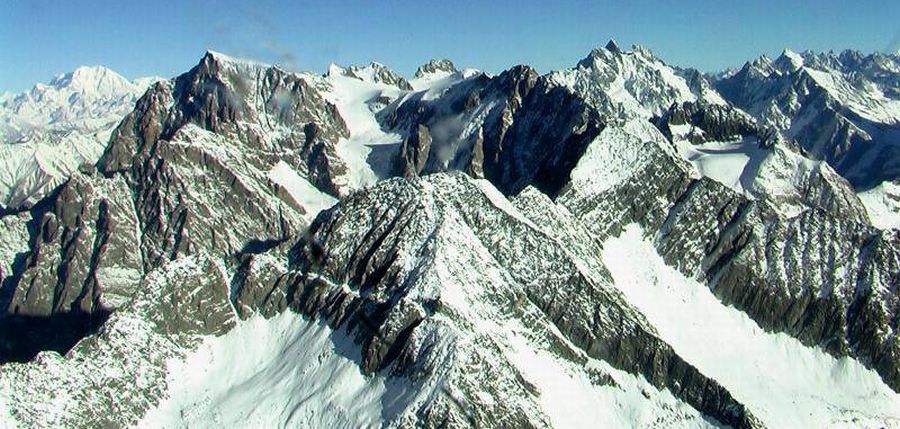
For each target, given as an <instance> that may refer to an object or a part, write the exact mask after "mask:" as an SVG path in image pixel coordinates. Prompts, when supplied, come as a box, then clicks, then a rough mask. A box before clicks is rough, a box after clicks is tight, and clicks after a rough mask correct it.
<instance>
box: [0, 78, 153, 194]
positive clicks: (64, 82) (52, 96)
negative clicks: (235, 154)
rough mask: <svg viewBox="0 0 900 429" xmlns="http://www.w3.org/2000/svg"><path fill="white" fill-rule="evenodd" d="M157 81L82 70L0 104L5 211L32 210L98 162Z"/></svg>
mask: <svg viewBox="0 0 900 429" xmlns="http://www.w3.org/2000/svg"><path fill="white" fill-rule="evenodd" d="M157 80H159V78H141V79H137V80H135V81H134V82H129V81H128V80H127V79H125V78H124V77H122V76H120V75H118V74H116V73H115V72H113V71H112V70H109V69H107V68H105V67H100V66H95V67H79V68H78V69H76V70H75V71H73V72H71V73H67V74H63V75H59V76H56V77H55V78H54V79H53V80H52V81H50V83H49V84H47V85H44V84H37V85H36V86H35V87H34V88H33V89H32V90H31V91H29V92H25V93H22V94H19V95H16V96H10V97H8V98H6V99H3V100H2V101H0V160H2V163H0V208H7V209H15V208H18V207H20V206H30V205H32V204H34V203H35V202H36V201H37V200H39V199H40V198H42V197H43V196H44V195H46V194H47V193H48V192H49V191H50V190H52V189H53V188H54V187H55V186H56V185H58V184H60V183H61V182H62V181H64V180H65V179H66V178H67V177H68V176H69V175H70V174H71V173H72V172H73V171H75V170H76V169H77V168H78V167H79V166H81V165H82V164H93V163H94V162H96V160H97V158H99V156H100V154H101V153H102V152H103V149H104V148H105V147H106V144H107V142H108V141H109V137H110V133H111V132H112V130H113V128H114V127H115V126H116V125H117V124H118V123H119V121H120V120H121V119H122V117H124V116H125V115H126V114H127V113H128V112H130V111H131V110H132V109H133V108H134V102H135V101H136V100H137V98H138V97H139V96H140V95H141V94H143V93H144V91H145V90H146V89H147V87H149V86H150V85H151V84H153V83H154V82H155V81H157Z"/></svg>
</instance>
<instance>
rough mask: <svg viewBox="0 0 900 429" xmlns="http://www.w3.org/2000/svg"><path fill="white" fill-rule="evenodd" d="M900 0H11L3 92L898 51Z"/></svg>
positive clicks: (709, 65) (714, 65)
mask: <svg viewBox="0 0 900 429" xmlns="http://www.w3.org/2000/svg"><path fill="white" fill-rule="evenodd" d="M898 18H900V1H897V0H892V1H880V0H878V1H874V0H873V1H831V0H820V1H789V0H783V1H756V2H750V1H709V0H703V1H701V0H682V1H642V0H635V1H627V2H626V1H619V2H605V1H580V0H561V1H554V2H549V1H540V2H538V1H527V0H523V1H506V0H500V1H491V2H488V1H486V0H484V1H451V0H446V1H433V2H432V1H339V0H336V1H322V0H319V1H303V0H298V1H290V2H288V1H284V2H277V1H273V0H260V1H253V2H250V1H238V0H221V1H212V0H183V1H175V0H144V1H125V0H118V1H109V0H85V1H73V0H54V1H50V0H2V4H0V91H4V90H6V91H13V92H18V91H22V90H25V89H27V88H29V87H30V86H31V85H32V84H34V83H35V82H44V81H47V80H49V79H50V78H51V77H52V76H53V75H55V74H56V73H60V72H65V71H70V70H72V69H74V68H75V67H76V66H78V65H84V64H86V65H94V64H102V65H106V66H108V67H110V68H112V69H114V70H116V71H118V72H120V73H122V74H123V75H125V76H126V77H129V78H134V77H138V76H144V75H154V74H155V75H162V76H166V77H169V76H173V75H176V74H178V73H181V72H183V71H186V70H188V69H189V68H190V67H191V66H193V65H194V64H195V63H196V62H197V61H198V60H199V58H200V57H201V56H202V54H203V52H204V51H205V50H206V49H214V50H217V51H221V52H225V53H229V54H233V55H237V56H244V57H249V58H254V59H258V60H260V61H264V62H270V63H280V64H283V65H285V66H287V67H289V68H294V69H300V70H309V71H315V72H321V71H324V70H325V69H326V68H327V66H328V64H329V63H331V62H335V63H338V64H344V65H346V64H360V63H368V62H369V61H373V60H375V61H379V62H382V63H385V64H387V65H389V66H390V67H392V68H394V69H395V70H397V71H399V72H401V73H403V74H407V75H409V74H412V72H413V71H414V70H415V68H416V66H417V65H418V64H420V63H423V62H425V61H426V60H428V59H429V58H435V57H436V58H441V57H447V58H450V59H452V60H454V61H455V62H456V63H457V64H458V65H462V66H471V67H476V68H480V69H483V70H487V71H490V72H498V71H501V70H503V69H506V68H508V67H510V66H512V65H515V64H519V63H527V64H531V65H533V66H535V67H536V68H537V69H538V70H539V71H541V72H546V71H549V70H553V69H558V68H564V67H570V66H572V65H573V64H575V63H576V62H577V61H578V60H579V59H580V58H582V57H584V56H585V55H586V54H587V53H588V52H589V51H590V49H591V48H592V47H596V46H602V45H604V44H605V43H606V41H607V40H608V39H610V38H615V39H616V40H617V41H618V42H619V44H620V45H622V46H630V45H632V44H641V45H644V46H647V47H649V48H651V49H652V50H653V51H654V52H655V53H656V54H657V55H659V56H660V57H662V58H663V59H664V60H665V61H667V62H668V63H670V64H676V65H683V66H694V67H697V68H700V69H701V70H704V71H715V70H721V69H724V68H726V67H729V66H738V65H740V64H742V63H743V62H744V61H746V60H747V59H750V58H754V57H757V56H759V55H760V54H764V53H765V54H769V55H777V54H778V53H779V52H780V51H781V50H782V49H783V48H785V47H790V48H792V49H794V50H804V49H813V50H830V49H834V50H842V49H846V48H853V49H860V50H862V51H865V52H872V51H891V52H893V51H896V50H897V49H900V19H898Z"/></svg>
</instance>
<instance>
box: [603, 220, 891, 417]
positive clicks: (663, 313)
mask: <svg viewBox="0 0 900 429" xmlns="http://www.w3.org/2000/svg"><path fill="white" fill-rule="evenodd" d="M603 260H604V262H605V264H606V266H607V267H608V268H609V271H610V272H611V274H612V276H613V279H614V280H615V284H616V286H617V287H618V288H619V289H620V290H622V292H624V293H625V295H626V296H627V298H628V299H629V301H630V302H632V303H633V304H634V305H636V306H637V307H638V308H639V309H640V310H641V311H642V312H643V313H644V315H645V316H646V317H647V319H648V320H649V321H650V322H651V323H652V324H653V325H654V326H655V327H656V329H657V331H658V332H659V333H660V335H661V337H662V338H663V339H664V340H666V341H667V342H668V343H669V344H671V345H672V347H673V348H674V349H675V351H676V352H677V353H679V354H680V355H681V356H682V357H684V358H685V359H686V360H687V361H688V362H690V363H691V364H693V365H695V366H696V367H697V368H699V369H700V371H701V372H703V373H704V374H706V375H708V376H710V377H712V378H714V379H716V380H717V381H718V382H719V383H721V384H722V385H723V386H724V387H725V388H726V389H728V390H729V391H730V392H731V393H732V394H733V395H734V396H735V398H736V399H737V400H738V401H740V402H742V403H744V404H746V405H747V406H748V407H749V409H750V411H751V412H752V413H753V414H754V415H756V416H757V417H759V418H760V419H762V420H763V422H765V423H766V424H768V425H770V426H771V427H779V428H781V427H818V428H822V427H857V428H862V427H885V426H887V427H900V394H897V393H895V392H893V391H892V390H891V389H890V388H889V387H888V386H887V385H885V384H884V383H883V382H882V381H881V379H880V378H879V377H878V375H877V374H876V373H874V372H873V371H870V370H868V369H866V368H865V367H863V366H862V365H861V364H860V363H858V362H856V361H855V360H853V359H850V358H842V359H835V358H834V357H832V356H830V355H828V354H826V353H824V352H823V351H821V350H819V349H815V348H809V347H805V346H804V345H803V344H802V343H800V342H799V341H798V340H796V339H794V338H791V337H790V336H788V335H786V334H780V333H779V334H773V333H768V332H765V331H764V330H763V329H761V328H760V327H759V326H758V325H757V324H756V323H755V322H753V321H752V320H751V319H750V318H749V317H747V315H745V314H744V313H741V312H740V311H737V310H735V309H734V308H733V307H726V306H723V305H722V304H721V303H720V302H719V301H718V300H717V299H716V297H715V296H714V295H713V294H712V292H710V290H709V289H708V288H707V287H705V286H704V285H702V284H700V283H698V282H697V281H694V280H691V279H688V278H686V277H684V276H683V275H682V274H681V273H679V272H678V271H676V270H675V269H674V268H671V267H669V266H666V265H665V263H664V262H663V260H662V258H661V257H660V256H659V255H658V254H657V253H656V252H655V250H654V248H653V246H652V244H651V243H650V242H648V241H646V240H645V239H644V238H643V235H642V231H641V228H640V227H639V226H637V225H634V224H632V225H629V226H628V227H626V228H625V230H624V232H623V234H622V235H621V236H619V237H615V238H611V239H609V240H607V241H606V242H605V244H604V251H603Z"/></svg>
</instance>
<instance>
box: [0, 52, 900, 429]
mask: <svg viewBox="0 0 900 429" xmlns="http://www.w3.org/2000/svg"><path fill="white" fill-rule="evenodd" d="M898 106H900V57H898V56H896V55H884V54H872V55H868V56H864V55H862V54H859V53H856V52H852V51H847V52H844V53H841V54H831V53H828V54H816V53H809V52H807V53H803V54H795V53H793V52H790V51H785V53H784V54H783V55H782V56H781V57H780V58H778V59H776V60H774V61H772V60H768V59H766V58H761V59H758V60H754V61H752V62H749V63H747V65H745V66H744V67H743V68H741V69H739V70H733V71H730V72H728V73H723V74H719V75H705V74H703V73H700V72H698V71H696V70H692V69H685V68H678V67H672V66H670V65H667V64H666V63H665V62H664V61H663V60H662V59H660V58H658V57H657V56H655V55H654V54H653V53H652V52H651V51H650V50H649V49H646V48H642V47H633V48H632V49H631V50H625V49H622V48H621V47H619V46H618V45H617V44H615V42H610V43H609V44H607V45H606V46H605V47H602V48H597V49H594V50H592V51H591V52H590V53H589V54H588V56H587V57H585V58H584V59H582V60H580V61H578V62H576V63H575V65H574V66H573V67H572V68H571V69H567V70H560V71H554V72H550V73H547V74H544V75H541V74H539V73H537V72H536V71H535V70H534V69H532V68H531V67H529V66H525V65H522V66H515V67H513V68H511V69H509V70H506V71H503V72H502V73H500V74H498V75H490V74H487V73H483V72H480V71H478V70H475V69H462V70H460V69H458V68H457V67H456V66H455V65H454V64H453V63H452V62H450V61H448V60H433V61H430V62H428V63H427V64H424V65H423V66H422V67H420V68H419V69H418V70H417V72H416V73H415V76H414V77H412V78H406V77H403V76H401V75H400V74H398V73H396V72H394V71H392V70H390V69H389V68H388V67H386V66H385V65H383V64H379V63H371V64H369V65H365V66H349V67H341V66H337V65H332V66H331V67H330V68H329V70H328V72H327V73H326V74H325V75H317V74H312V73H293V72H288V71H286V70H284V69H282V68H280V67H278V66H270V65H265V64H260V63H256V62H252V61H247V60H242V59H236V58H232V57H229V56H227V55H223V54H219V53H215V52H207V53H206V54H205V55H204V56H203V57H202V58H201V60H200V61H199V63H198V64H197V65H196V66H195V67H194V68H192V69H191V70H189V71H187V72H185V73H184V74H182V75H180V76H178V77H175V78H173V79H169V80H158V81H153V82H152V83H151V80H141V81H138V82H128V81H127V80H125V79H123V78H121V77H120V76H118V75H115V74H114V73H113V72H111V71H108V70H105V69H100V68H91V69H79V70H78V71H76V72H74V73H72V74H69V75H65V76H62V77H60V78H57V79H55V80H54V81H53V82H52V83H51V85H50V86H44V85H38V86H37V87H36V88H35V89H34V90H32V91H31V92H30V93H26V94H23V95H20V96H17V97H15V98H6V99H4V100H3V102H2V104H0V119H2V124H3V131H2V132H3V134H2V135H3V136H4V138H5V139H6V140H7V141H5V142H4V143H5V146H6V147H9V148H18V147H22V145H31V146H30V149H28V151H29V152H27V154H30V155H28V156H25V155H16V156H19V157H20V158H21V159H24V160H26V161H15V160H16V159H20V158H16V157H15V156H12V155H10V156H5V155H4V156H3V157H0V159H3V160H4V166H3V168H2V170H0V171H2V174H3V175H4V177H6V176H7V175H9V176H10V177H12V178H13V179H10V180H8V181H7V180H6V179H4V183H5V185H4V186H7V189H8V191H7V192H6V195H7V196H6V197H5V203H4V204H5V205H4V212H3V215H2V217H0V243H2V244H0V258H2V259H0V262H2V265H0V282H2V288H0V304H2V305H0V309H3V316H2V317H0V365H2V366H0V426H3V427H134V426H137V427H222V426H225V427H234V426H245V427H246V426H250V427H297V426H300V427H309V426H314V427H404V428H405V427H561V428H562V427H565V428H568V427H598V426H599V427H723V426H727V427H742V428H762V427H771V428H782V427H871V428H880V427H900V393H898V392H900V339H898V336H897V329H898V321H900V295H898V285H900V231H898V230H897V229H896V228H897V227H898V225H900V185H898V183H900V167H898V166H900V151H898V150H897V149H898V145H900V139H898V135H900V133H898V130H900V107H898ZM62 134H65V135H67V136H68V135H73V136H79V137H77V138H74V137H73V138H65V139H63V138H59V139H57V138H56V137H47V136H58V135H62ZM13 150H19V151H22V150H24V149H10V153H13V152H12V151H13ZM64 150H66V151H70V152H74V153H77V154H78V157H75V156H68V155H67V156H60V154H61V153H67V152H63V151H64ZM16 153H26V152H16ZM74 158H77V160H73V159H74ZM47 159H64V160H65V162H66V164H65V167H53V169H51V168H49V167H47V165H48V163H46V162H44V161H45V160H47ZM7 160H9V161H7ZM76 161H77V162H76ZM60 162H63V161H60ZM23 163H29V164H28V165H30V166H32V167H33V168H32V167H29V168H20V167H18V165H24V164H23ZM35 172H37V173H35ZM34 174H39V175H42V176H40V177H38V176H34ZM45 176H46V177H45ZM35 177H37V178H35Z"/></svg>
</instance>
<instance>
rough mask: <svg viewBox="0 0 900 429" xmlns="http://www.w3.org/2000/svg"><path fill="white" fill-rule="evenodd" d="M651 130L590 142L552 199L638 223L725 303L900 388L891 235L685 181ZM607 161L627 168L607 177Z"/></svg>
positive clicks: (595, 221)
mask: <svg viewBox="0 0 900 429" xmlns="http://www.w3.org/2000/svg"><path fill="white" fill-rule="evenodd" d="M653 131H654V130H652V129H651V128H648V127H632V128H630V129H629V132H628V133H627V134H625V135H615V134H610V135H608V138H607V140H606V141H604V140H603V139H601V140H598V141H597V142H595V144H597V145H608V146H610V147H609V148H607V149H605V150H604V151H590V152H589V154H588V155H586V156H585V158H583V159H582V163H581V164H580V165H579V167H576V171H575V172H574V173H573V177H574V179H573V182H572V183H570V185H569V188H568V189H567V191H566V192H564V193H563V194H562V195H560V197H559V199H558V200H557V201H558V202H559V203H561V204H563V205H564V206H566V207H567V208H568V209H569V210H570V211H571V212H572V213H573V214H574V215H575V216H576V217H578V218H580V219H581V220H582V221H583V222H584V223H585V225H587V226H588V227H589V228H591V230H592V231H593V232H594V233H595V234H596V235H597V236H599V237H604V236H607V235H609V234H612V235H617V234H618V231H620V228H622V226H623V225H626V224H628V223H631V222H638V223H640V224H641V225H642V226H643V227H644V229H645V231H652V232H651V234H653V235H654V237H655V240H656V243H657V248H658V250H659V253H660V255H662V256H663V257H664V258H665V259H666V261H667V262H668V263H669V264H670V265H672V266H675V267H677V268H678V269H679V270H681V271H682V272H684V273H685V274H687V275H690V276H696V277H699V278H703V279H705V280H706V281H707V282H708V284H709V287H710V288H711V289H712V290H713V292H714V293H715V294H716V295H717V296H718V297H719V298H720V299H722V301H723V302H725V303H728V304H733V305H735V306H737V307H738V308H739V309H741V310H743V311H745V312H746V313H747V314H748V315H750V316H751V317H752V318H753V319H754V320H756V321H757V322H758V323H759V324H760V325H762V326H763V327H766V328H767V329H773V330H779V331H785V332H787V333H789V334H791V335H793V336H796V337H797V338H799V339H800V340H801V341H803V342H805V343H807V344H810V345H819V346H821V347H822V348H824V349H825V350H828V351H829V352H830V353H833V354H835V355H837V356H844V355H851V356H855V357H857V358H859V359H860V360H861V361H862V362H864V363H866V364H867V365H870V366H871V367H872V368H874V369H876V370H877V371H878V372H879V374H881V376H882V378H883V379H884V380H885V382H886V383H888V384H889V385H891V386H892V387H893V389H895V390H898V389H900V379H898V376H897V375H898V372H897V371H898V367H900V366H898V363H897V361H896V359H894V358H893V356H896V355H897V353H898V346H900V343H898V342H897V340H896V338H895V337H894V336H893V335H891V334H887V335H885V333H890V332H894V330H895V329H896V326H895V321H896V320H897V319H896V315H897V314H898V298H897V295H896V292H895V285H896V284H897V281H898V280H897V275H898V272H900V271H898V268H900V267H898V265H897V264H898V257H900V253H898V250H900V248H898V242H897V240H896V238H895V237H894V235H895V234H894V233H892V232H883V231H879V230H876V229H873V228H872V227H870V226H867V225H865V224H861V223H859V222H858V221H853V220H848V219H847V218H846V216H843V215H842V214H838V215H834V214H828V213H826V212H824V211H821V210H818V209H808V210H806V211H804V212H803V213H802V214H800V215H799V216H797V217H794V218H791V219H785V218H783V217H781V216H779V215H778V214H776V212H775V211H774V210H773V209H772V207H771V206H770V204H769V203H767V202H764V201H763V202H757V201H751V200H749V199H747V198H746V197H744V196H741V195H739V194H735V193H733V192H732V191H730V190H728V189H727V188H725V187H723V186H722V185H720V184H718V183H716V182H714V181H712V180H709V179H706V178H702V179H700V180H697V179H693V178H691V175H690V174H689V169H688V168H686V166H685V165H684V164H683V161H681V160H680V159H678V158H677V155H675V154H674V153H672V151H671V149H668V148H666V145H667V143H666V140H665V139H663V138H661V136H659V137H657V138H656V139H654V138H653ZM601 147H602V146H601ZM614 158H618V159H626V160H630V162H629V163H628V167H627V168H625V169H623V170H620V171H617V172H615V173H614V174H611V173H606V174H604V173H603V172H602V170H601V167H600V166H603V165H608V164H607V163H609V162H613V159H614ZM595 177H599V178H601V179H596V178H595ZM604 177H606V178H607V180H606V181H603V179H602V178H604ZM637 177H641V178H642V179H641V181H640V182H638V181H636V180H635V179H636V178H637ZM648 178H649V180H648V181H645V179H648ZM598 180H600V181H599V182H598ZM838 237H840V238H838ZM812 249H815V250H814V251H813V250H812ZM875 273H877V274H875ZM875 321H880V322H875ZM876 325H878V326H880V327H879V328H875V326H876ZM889 361H890V362H893V363H891V364H886V362H889Z"/></svg>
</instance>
